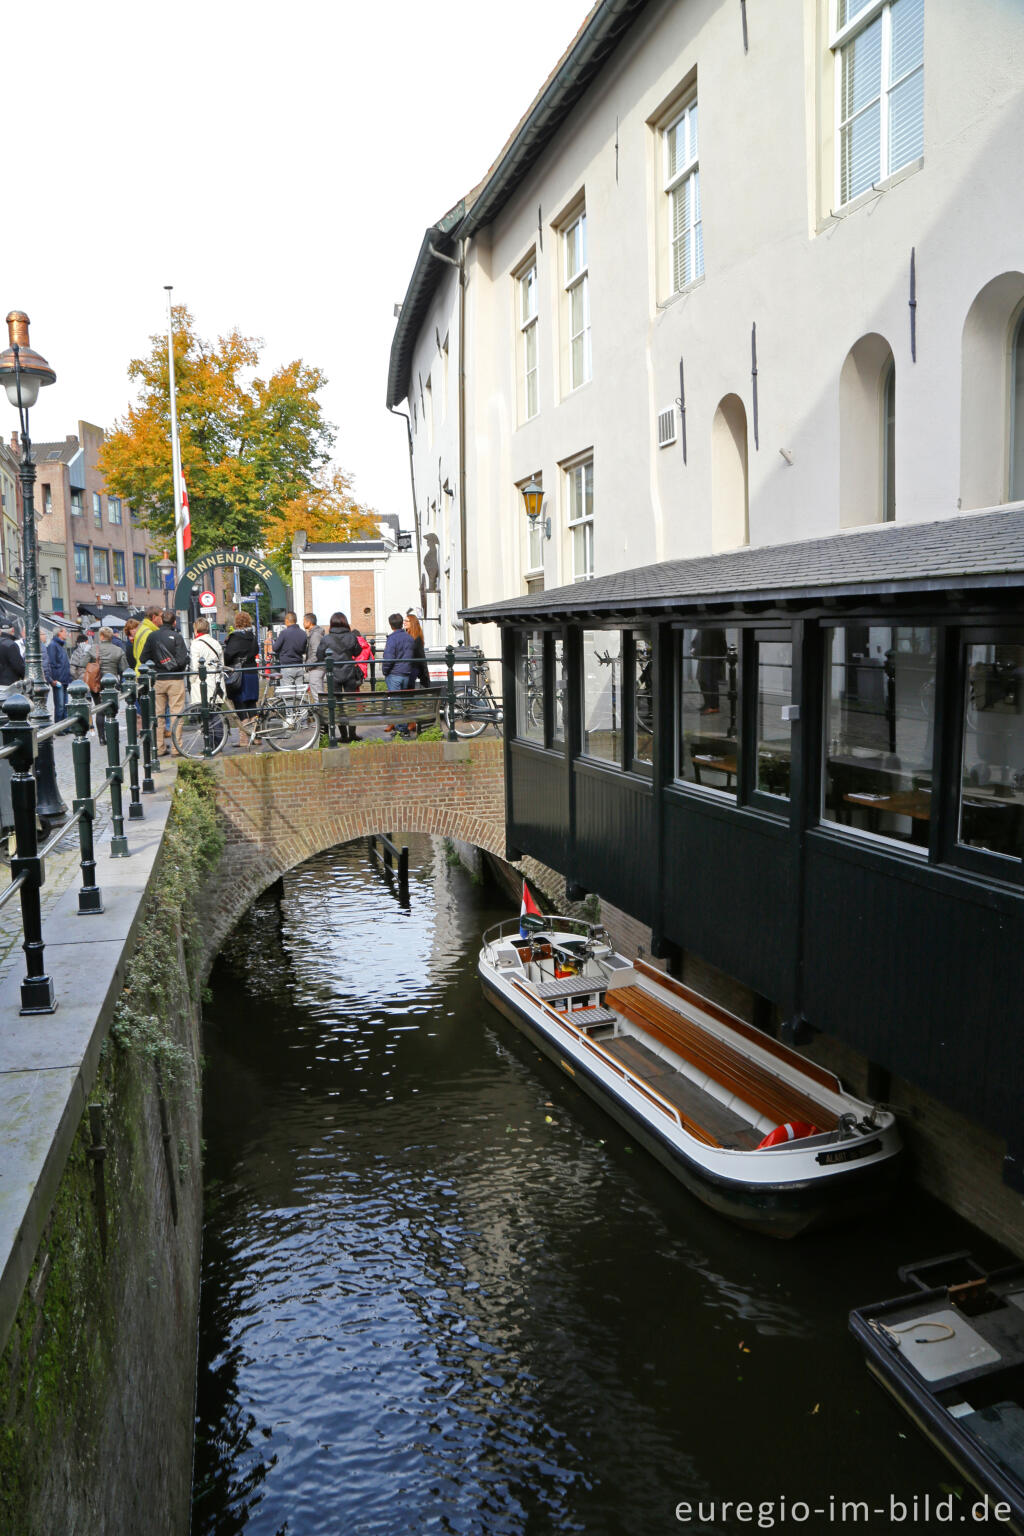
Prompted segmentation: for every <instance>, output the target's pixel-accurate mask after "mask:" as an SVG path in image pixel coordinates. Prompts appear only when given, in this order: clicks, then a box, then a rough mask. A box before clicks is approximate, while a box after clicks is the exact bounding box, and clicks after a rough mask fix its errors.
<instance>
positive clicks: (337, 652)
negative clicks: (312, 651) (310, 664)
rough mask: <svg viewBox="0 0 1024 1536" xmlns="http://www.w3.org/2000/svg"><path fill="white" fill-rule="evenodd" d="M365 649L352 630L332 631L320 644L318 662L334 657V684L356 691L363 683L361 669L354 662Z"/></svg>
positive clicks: (317, 654) (317, 655)
mask: <svg viewBox="0 0 1024 1536" xmlns="http://www.w3.org/2000/svg"><path fill="white" fill-rule="evenodd" d="M362 648H363V642H362V641H361V640H360V639H359V638H358V637H357V636H356V635H354V634H353V633H352V631H351V630H350V629H331V630H328V632H327V634H326V635H325V636H324V638H323V639H322V640H321V642H320V649H319V650H318V651H317V653H316V659H317V661H324V660H326V658H327V657H328V656H333V657H334V683H335V687H341V688H351V689H355V688H358V687H359V686H360V684H361V683H362V681H363V672H362V668H361V667H357V666H356V665H355V662H354V660H353V658H354V657H356V656H358V655H359V652H360V651H361V650H362Z"/></svg>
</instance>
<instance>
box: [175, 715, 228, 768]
mask: <svg viewBox="0 0 1024 1536" xmlns="http://www.w3.org/2000/svg"><path fill="white" fill-rule="evenodd" d="M227 739H228V733H227V731H226V730H225V729H224V720H223V718H222V716H221V715H219V714H217V713H213V714H211V716H210V750H211V753H212V755H213V756H214V757H216V755H217V753H218V752H220V751H221V749H222V748H223V746H224V743H225V742H226V741H227ZM171 740H172V741H173V743H174V745H175V747H176V748H177V750H178V751H179V752H180V753H181V754H182V756H183V757H202V756H203V754H204V750H205V747H206V739H205V737H204V735H203V718H202V713H201V711H200V707H199V705H198V704H190V705H189V706H188V708H187V709H186V710H185V711H184V712H183V713H182V714H180V715H178V717H177V718H176V719H175V721H174V722H173V724H172V726H171Z"/></svg>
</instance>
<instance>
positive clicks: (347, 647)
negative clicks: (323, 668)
mask: <svg viewBox="0 0 1024 1536" xmlns="http://www.w3.org/2000/svg"><path fill="white" fill-rule="evenodd" d="M361 650H362V641H361V640H360V639H359V638H358V636H357V635H356V634H355V633H354V631H353V630H351V629H350V628H349V623H348V619H347V618H346V616H345V615H344V614H343V613H332V614H331V624H330V628H329V629H328V631H327V633H326V635H324V638H323V639H322V640H321V642H320V648H319V650H318V651H317V653H316V659H317V661H324V660H326V658H327V657H328V656H333V657H334V686H335V688H341V689H342V690H343V691H344V692H345V693H358V692H359V689H360V688H361V687H362V683H363V673H362V669H361V668H360V667H357V666H356V663H355V658H356V657H357V656H358V655H359V652H360V651H361ZM338 737H339V740H341V741H358V740H359V737H358V736H357V735H356V733H355V729H354V727H352V726H350V725H347V724H346V723H345V721H344V720H339V722H338Z"/></svg>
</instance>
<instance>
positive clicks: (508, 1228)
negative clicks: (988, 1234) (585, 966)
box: [193, 840, 963, 1536]
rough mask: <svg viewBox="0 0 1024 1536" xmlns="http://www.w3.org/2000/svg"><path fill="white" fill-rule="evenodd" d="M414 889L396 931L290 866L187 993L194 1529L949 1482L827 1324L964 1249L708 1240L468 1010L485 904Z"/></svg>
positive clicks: (916, 1213) (442, 872) (593, 1515)
mask: <svg viewBox="0 0 1024 1536" xmlns="http://www.w3.org/2000/svg"><path fill="white" fill-rule="evenodd" d="M412 864H413V866H414V867H413V868H412V869H411V871H410V875H411V879H410V888H411V889H410V896H411V899H410V902H409V906H408V909H407V910H403V909H402V908H401V907H400V906H399V904H398V903H397V902H396V901H395V899H394V896H393V895H392V894H391V893H390V892H389V891H388V889H387V888H386V886H384V885H383V884H382V882H381V881H380V879H379V877H377V876H376V875H374V874H373V873H372V871H371V870H370V868H369V866H368V863H367V860H366V857H365V853H364V851H363V850H362V849H361V848H359V847H355V846H352V847H349V848H345V849H341V850H336V851H334V852H332V853H330V854H326V855H323V856H321V857H320V858H317V859H315V860H313V861H311V862H310V863H309V864H307V865H305V866H303V867H302V868H301V869H299V870H296V871H295V872H293V873H292V874H291V875H290V876H288V877H287V878H286V880H285V881H284V882H283V884H282V885H281V886H280V887H278V888H276V889H275V890H274V891H272V892H270V893H268V895H267V896H266V897H265V898H264V899H263V900H262V901H260V902H259V903H257V905H256V907H255V908H254V910H253V912H252V914H251V915H250V916H249V918H247V919H246V921H245V922H244V923H243V924H242V925H241V927H240V928H239V929H238V930H237V931H236V933H235V934H234V935H233V936H232V939H231V940H230V942H229V945H228V947H227V950H226V952H225V954H224V955H223V956H222V958H221V960H220V961H219V962H218V965H217V968H216V970H215V973H214V976H213V978H212V991H213V1000H212V1002H211V1004H210V1006H209V1009H208V1017H207V1021H206V1050H207V1055H208V1063H209V1065H208V1072H207V1078H206V1100H205V1118H206V1123H205V1135H206V1138H207V1145H208V1155H207V1175H208V1185H207V1208H206V1235H205V1247H204V1278H203V1316H202V1345H201V1361H200V1392H199V1417H198V1445H197V1459H196V1500H195V1515H194V1526H193V1529H194V1531H195V1532H196V1533H217V1536H229V1533H236V1532H242V1531H245V1532H247V1533H268V1536H269V1533H281V1532H285V1531H287V1532H289V1533H291V1536H297V1533H302V1536H307V1533H320V1532H323V1533H330V1536H339V1533H344V1536H371V1533H372V1536H391V1533H396V1536H397V1533H399V1532H401V1533H402V1536H406V1533H409V1532H421V1531H422V1532H428V1531H439V1532H458V1533H463V1536H485V1533H486V1536H492V1533H493V1536H506V1533H508V1536H518V1533H525V1532H530V1533H533V1532H542V1533H547V1532H577V1531H579V1532H584V1531H585V1532H586V1533H587V1536H603V1533H607V1536H618V1533H625V1536H632V1533H634V1532H636V1533H638V1536H639V1533H641V1532H643V1533H645V1536H646V1533H649V1532H655V1531H670V1530H678V1529H680V1527H679V1526H678V1524H677V1523H676V1521H675V1519H674V1515H673V1511H674V1507H675V1504H676V1503H677V1502H678V1501H680V1500H683V1499H688V1498H693V1499H696V1498H697V1497H699V1496H703V1497H710V1496H715V1497H717V1498H725V1497H732V1498H742V1497H750V1498H755V1499H756V1498H758V1497H768V1496H774V1495H776V1494H778V1493H779V1492H780V1491H789V1492H790V1494H791V1496H793V1497H801V1498H808V1499H812V1500H813V1499H814V1498H815V1496H816V1494H817V1495H818V1496H819V1497H820V1496H825V1495H827V1494H828V1493H833V1494H835V1495H836V1496H837V1497H847V1498H870V1497H871V1496H872V1494H873V1493H875V1492H877V1493H879V1494H883V1493H884V1495H885V1496H888V1493H889V1492H890V1491H892V1492H893V1493H896V1494H899V1493H900V1491H901V1490H903V1491H904V1492H906V1493H909V1494H913V1493H914V1492H919V1491H923V1490H926V1489H929V1488H931V1489H933V1490H934V1489H936V1488H937V1487H938V1483H939V1481H940V1480H948V1479H949V1477H950V1474H949V1472H948V1470H947V1469H946V1467H945V1464H944V1463H943V1462H942V1461H941V1460H940V1459H939V1458H938V1457H937V1456H935V1455H934V1454H933V1453H932V1452H931V1451H930V1450H929V1449H928V1448H927V1447H926V1446H924V1445H923V1444H921V1443H920V1442H919V1441H918V1440H917V1439H916V1437H914V1436H913V1434H911V1435H910V1436H909V1437H907V1435H906V1426H905V1425H904V1423H903V1421H902V1419H901V1418H900V1417H899V1415H898V1414H897V1413H896V1411H895V1410H894V1409H892V1408H891V1407H890V1406H889V1404H888V1403H887V1401H886V1400H885V1399H884V1398H883V1397H882V1396H881V1394H880V1393H879V1392H878V1390H877V1389H876V1388H873V1387H872V1386H871V1385H870V1383H869V1382H868V1379H867V1375H866V1372H865V1370H864V1367H863V1365H862V1363H861V1360H860V1358H859V1356H858V1354H857V1352H856V1349H855V1348H854V1346H853V1345H852V1343H850V1342H849V1341H848V1339H847V1336H846V1312H847V1310H848V1308H849V1307H850V1306H851V1305H853V1304H854V1303H855V1302H858V1301H862V1300H865V1299H867V1298H870V1297H874V1296H876V1295H882V1294H884V1293H885V1292H886V1290H887V1288H888V1287H889V1286H890V1284H891V1281H892V1278H893V1272H894V1268H895V1264H896V1263H897V1262H900V1261H903V1260H905V1259H907V1258H908V1257H911V1258H912V1257H914V1256H915V1255H916V1254H918V1253H924V1252H928V1251H936V1252H938V1251H943V1250H948V1249H949V1248H950V1247H952V1246H956V1244H957V1243H958V1242H959V1241H960V1240H961V1238H962V1235H963V1234H962V1231H961V1229H959V1228H958V1227H957V1226H956V1224H955V1223H952V1222H951V1221H949V1220H947V1219H945V1218H942V1219H940V1216H939V1214H938V1213H937V1211H936V1208H934V1207H932V1206H929V1205H927V1204H926V1203H925V1202H924V1201H919V1202H914V1203H913V1206H912V1208H910V1209H909V1210H905V1211H904V1212H902V1213H901V1215H900V1223H899V1225H898V1226H895V1227H894V1226H891V1225H887V1224H882V1223H877V1224H875V1225H874V1226H873V1227H872V1228H870V1229H868V1230H867V1231H861V1232H859V1233H857V1234H853V1235H840V1236H837V1237H833V1238H825V1239H816V1240H811V1241H810V1242H803V1243H800V1244H795V1245H792V1246H783V1245H778V1244H774V1243H771V1242H769V1241H768V1240H765V1239H755V1238H751V1237H749V1236H748V1235H746V1234H743V1233H742V1232H739V1231H738V1230H737V1229H734V1228H732V1227H731V1226H729V1225H728V1224H727V1223H725V1222H724V1221H722V1220H721V1219H720V1218H717V1217H715V1216H713V1215H712V1214H710V1213H708V1212H705V1211H704V1209H703V1208H702V1207H700V1206H699V1205H697V1204H696V1203H695V1202H694V1201H693V1200H692V1198H691V1197H689V1196H688V1195H687V1194H686V1193H685V1191H683V1190H681V1189H680V1188H679V1187H678V1186H677V1185H676V1184H675V1182H674V1181H673V1180H672V1179H671V1178H670V1177H669V1176H668V1175H667V1174H666V1173H664V1171H663V1170H662V1169H661V1168H660V1166H659V1165H658V1164H656V1163H654V1162H653V1161H651V1160H650V1159H649V1158H647V1157H646V1156H645V1155H643V1154H642V1153H641V1152H640V1151H638V1150H633V1149H632V1147H631V1144H630V1141H629V1138H628V1136H626V1135H624V1134H622V1133H621V1132H620V1131H619V1130H618V1129H617V1128H616V1127H615V1126H614V1125H613V1124H611V1122H609V1121H608V1120H607V1119H606V1117H604V1116H603V1115H602V1114H601V1113H600V1111H598V1110H597V1109H596V1108H595V1107H594V1106H592V1105H591V1104H590V1103H589V1101H587V1100H586V1099H584V1098H582V1096H581V1095H580V1094H579V1093H578V1091H577V1090H576V1089H575V1088H574V1086H573V1085H572V1084H571V1083H569V1082H567V1081H565V1080H564V1079H562V1078H561V1077H560V1076H559V1075H557V1074H556V1073H555V1071H554V1070H553V1069H552V1068H551V1067H550V1066H549V1064H548V1063H546V1062H543V1061H542V1060H541V1058H540V1057H539V1056H538V1055H537V1053H536V1052H535V1051H534V1050H532V1048H531V1047H529V1045H528V1044H527V1043H526V1042H525V1041H523V1040H522V1038H521V1037H520V1036H519V1035H518V1034H517V1033H516V1032H515V1031H514V1030H513V1029H512V1028H511V1027H510V1026H507V1025H506V1024H505V1022H504V1021H502V1020H500V1019H499V1018H498V1017H497V1016H496V1015H494V1014H492V1013H491V1012H489V1011H488V1010H487V1009H486V1006H485V1005H484V1004H483V1002H482V999H481V997H480V993H479V989H478V986H477V982H476V977H475V970H474V961H475V950H476V947H477V940H478V935H479V933H480V931H481V930H482V928H483V927H484V926H486V924H487V923H489V922H491V921H493V920H495V919H496V918H497V917H498V916H500V915H501V916H503V915H507V909H506V908H505V907H504V905H503V906H502V908H501V909H500V910H499V909H497V908H495V906H494V905H493V903H494V901H495V899H496V898H495V897H494V895H493V893H488V892H487V891H486V890H485V889H484V888H482V887H480V886H477V885H474V884H473V883H472V882H471V881H470V880H469V878H468V877H467V876H466V874H465V872H464V871H462V870H460V869H456V870H451V869H450V868H449V867H448V865H447V863H446V862H445V859H444V857H443V852H441V851H439V850H437V849H435V848H433V847H432V846H431V844H430V843H429V842H428V841H427V840H423V841H422V842H420V843H419V844H417V845H416V846H415V847H414V848H413V859H412ZM693 1528H694V1529H696V1528H697V1527H693ZM702 1529H705V1530H708V1529H714V1527H708V1526H705V1527H702ZM723 1529H725V1527H723Z"/></svg>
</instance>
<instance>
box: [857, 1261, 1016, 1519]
mask: <svg viewBox="0 0 1024 1536" xmlns="http://www.w3.org/2000/svg"><path fill="white" fill-rule="evenodd" d="M908 1301H909V1302H912V1303H913V1304H914V1306H915V1308H916V1307H917V1306H920V1307H921V1309H922V1310H926V1309H927V1307H928V1304H929V1302H931V1301H934V1302H935V1303H936V1304H937V1305H940V1306H944V1307H945V1306H948V1305H949V1304H950V1303H949V1301H948V1297H947V1294H946V1293H945V1292H940V1291H932V1292H928V1291H924V1292H922V1293H920V1294H919V1295H914V1296H911V1297H903V1298H897V1300H895V1301H893V1302H888V1303H886V1302H883V1303H880V1304H878V1305H876V1306H871V1307H866V1308H858V1309H856V1310H855V1311H853V1312H851V1314H850V1331H851V1333H852V1334H853V1335H854V1337H855V1338H856V1340H857V1342H858V1343H859V1344H860V1346H861V1348H862V1349H863V1350H864V1353H865V1356H866V1359H867V1367H868V1370H869V1371H870V1372H871V1374H872V1376H873V1377H874V1378H875V1379H876V1381H878V1383H879V1384H880V1385H881V1386H882V1387H884V1388H885V1390H886V1392H888V1394H889V1395H890V1396H891V1397H892V1398H893V1400H894V1401H895V1402H896V1403H897V1404H898V1405H899V1407H900V1408H902V1409H903V1411H904V1413H906V1414H907V1415H908V1417H909V1418H910V1419H912V1420H913V1422H914V1424H915V1425H916V1426H917V1428H918V1429H919V1430H920V1431H921V1432H922V1434H924V1435H926V1436H927V1437H928V1439H929V1440H930V1441H931V1442H932V1443H933V1445H935V1446H936V1448H937V1449H938V1450H939V1451H941V1452H942V1454H943V1455H944V1456H945V1457H946V1458H947V1459H948V1460H949V1461H950V1462H951V1463H952V1464H953V1466H954V1467H955V1468H956V1469H957V1471H958V1472H959V1473H960V1474H961V1475H962V1476H963V1477H964V1478H965V1479H966V1480H967V1481H968V1482H970V1483H972V1484H973V1485H974V1487H975V1488H976V1489H977V1490H978V1492H979V1494H980V1495H982V1496H987V1498H988V1500H989V1503H990V1506H991V1505H996V1504H1005V1505H1007V1506H1008V1508H1009V1510H1010V1519H1009V1520H1008V1521H1004V1520H1003V1519H1002V1518H1000V1523H999V1529H1000V1530H1006V1531H1013V1532H1016V1533H1017V1536H1024V1486H1022V1483H1021V1481H1019V1480H1017V1479H1016V1478H1015V1477H1014V1476H1013V1475H1012V1474H1010V1473H1009V1472H1008V1471H1007V1470H1006V1469H1004V1468H1003V1467H1002V1466H1001V1465H1000V1464H999V1462H998V1461H996V1460H995V1459H994V1458H993V1457H992V1456H991V1455H989V1454H988V1453H987V1451H986V1450H985V1448H984V1447H983V1446H981V1445H979V1444H978V1442H977V1441H976V1440H975V1439H973V1438H972V1436H971V1435H970V1434H969V1433H967V1432H966V1429H965V1427H964V1422H966V1421H964V1422H962V1421H961V1420H959V1419H957V1418H954V1417H953V1416H952V1415H951V1414H950V1413H949V1412H947V1410H946V1408H945V1406H944V1405H943V1402H942V1401H940V1400H939V1399H938V1398H937V1397H936V1395H935V1388H937V1387H938V1386H940V1385H942V1383H941V1382H936V1383H934V1384H933V1389H932V1390H929V1388H928V1386H927V1385H925V1384H924V1383H923V1382H921V1381H920V1380H919V1379H918V1377H917V1376H916V1374H915V1372H914V1371H913V1370H911V1369H910V1368H909V1367H908V1366H907V1364H906V1362H905V1361H904V1360H903V1358H902V1357H901V1355H900V1353H899V1351H898V1350H895V1349H893V1348H892V1347H891V1346H890V1344H889V1343H887V1342H886V1339H885V1337H884V1336H881V1337H880V1336H879V1334H878V1332H876V1329H875V1328H874V1327H873V1326H872V1321H873V1320H874V1321H875V1322H881V1323H883V1324H884V1323H885V1321H886V1319H887V1317H888V1315H889V1313H890V1311H891V1309H893V1308H894V1307H898V1306H904V1307H905V1306H906V1304H907V1302H908ZM994 1379H995V1380H996V1381H998V1374H996V1376H995V1377H994ZM960 1390H961V1391H962V1393H963V1394H964V1395H967V1396H970V1394H971V1386H970V1385H969V1384H968V1385H964V1386H962V1387H961V1388H960ZM1018 1390H1019V1388H1018ZM1012 1392H1013V1389H1012V1388H1011V1387H1010V1384H1009V1381H1008V1382H1007V1388H1006V1395H1007V1396H1012ZM994 1395H995V1396H996V1397H999V1396H1000V1395H1001V1394H1000V1391H997V1392H996V1393H995V1394H994ZM973 1503H974V1501H973V1500H971V1499H969V1498H968V1497H967V1496H966V1494H965V1496H964V1499H963V1504H962V1508H963V1509H964V1510H965V1511H969V1510H970V1508H971V1507H972V1505H973ZM960 1518H961V1519H962V1520H964V1519H966V1518H967V1514H966V1513H965V1514H964V1515H961V1517H960ZM983 1523H984V1522H983Z"/></svg>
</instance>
